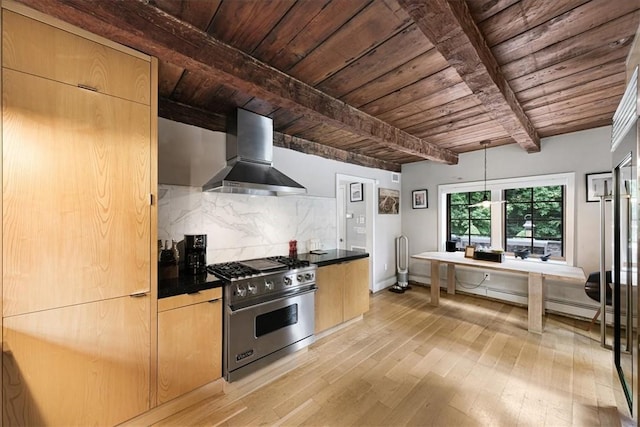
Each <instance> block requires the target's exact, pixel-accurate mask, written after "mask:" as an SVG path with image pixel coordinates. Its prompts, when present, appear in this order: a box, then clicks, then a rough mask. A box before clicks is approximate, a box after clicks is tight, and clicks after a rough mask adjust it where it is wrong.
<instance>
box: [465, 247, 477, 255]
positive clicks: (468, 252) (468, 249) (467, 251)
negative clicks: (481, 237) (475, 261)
mask: <svg viewBox="0 0 640 427" xmlns="http://www.w3.org/2000/svg"><path fill="white" fill-rule="evenodd" d="M475 252H476V248H475V247H474V246H467V247H466V248H464V257H465V258H473V254H474V253H475Z"/></svg>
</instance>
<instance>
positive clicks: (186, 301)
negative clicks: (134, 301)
mask: <svg viewBox="0 0 640 427" xmlns="http://www.w3.org/2000/svg"><path fill="white" fill-rule="evenodd" d="M220 298H222V288H213V289H205V290H203V291H200V292H197V293H194V294H182V295H176V296H175V297H169V298H162V299H159V300H158V311H167V310H172V309H174V308H178V307H184V306H186V305H191V304H197V303H199V302H205V301H211V300H214V299H220Z"/></svg>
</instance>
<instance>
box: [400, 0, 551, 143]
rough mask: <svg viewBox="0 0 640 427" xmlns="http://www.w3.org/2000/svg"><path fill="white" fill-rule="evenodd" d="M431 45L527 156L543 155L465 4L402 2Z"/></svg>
mask: <svg viewBox="0 0 640 427" xmlns="http://www.w3.org/2000/svg"><path fill="white" fill-rule="evenodd" d="M399 2H400V4H402V5H403V6H404V7H405V8H406V10H407V11H408V12H409V14H410V15H411V17H412V18H413V20H414V21H415V22H416V23H417V24H418V26H419V27H420V29H421V30H422V32H423V33H424V34H425V35H426V36H427V37H428V38H429V40H430V41H431V43H433V45H434V46H435V47H436V49H438V51H439V52H440V53H441V54H442V55H443V56H444V57H445V58H446V59H447V61H448V62H449V63H450V64H451V65H452V66H453V67H454V68H455V69H456V71H457V72H458V74H460V77H461V78H462V79H463V80H464V81H465V83H466V84H467V85H468V86H469V87H470V89H471V90H472V91H473V93H474V94H475V95H476V96H477V97H478V98H480V100H481V101H482V102H483V103H484V104H485V105H486V106H487V112H488V113H489V114H490V115H491V116H492V117H493V118H494V119H495V120H496V121H497V122H499V123H500V124H501V125H502V126H503V127H504V128H505V130H506V131H507V132H508V133H509V134H510V135H511V137H512V138H513V139H515V140H516V141H517V142H518V144H520V146H522V147H523V148H524V149H525V150H526V151H527V152H536V151H540V139H539V137H538V135H537V133H536V130H535V128H534V127H533V125H532V124H531V122H530V121H529V118H528V117H527V116H526V114H525V113H524V111H523V110H522V107H520V104H518V101H517V99H516V97H515V95H514V94H513V91H512V90H511V88H510V87H509V84H508V83H507V81H506V80H505V78H504V76H503V75H502V73H501V72H500V67H499V66H498V63H497V62H496V59H495V58H494V56H493V55H492V53H491V51H490V50H489V48H488V47H487V45H486V43H485V41H484V39H483V38H482V35H481V34H480V30H478V27H477V26H476V25H475V23H474V21H473V18H472V17H471V14H470V13H469V10H468V9H467V5H466V3H464V2H461V1H459V2H448V1H447V0H428V1H427V0H399Z"/></svg>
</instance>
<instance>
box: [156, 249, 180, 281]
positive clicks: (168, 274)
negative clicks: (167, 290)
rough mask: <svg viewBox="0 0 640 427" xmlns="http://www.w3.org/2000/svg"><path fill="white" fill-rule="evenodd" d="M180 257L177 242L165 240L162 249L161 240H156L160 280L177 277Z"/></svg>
mask: <svg viewBox="0 0 640 427" xmlns="http://www.w3.org/2000/svg"><path fill="white" fill-rule="evenodd" d="M179 259H180V256H179V255H178V247H177V242H176V241H175V240H172V241H171V246H169V241H168V240H165V242H164V249H163V247H162V240H158V277H159V278H160V279H174V278H176V277H178V261H179Z"/></svg>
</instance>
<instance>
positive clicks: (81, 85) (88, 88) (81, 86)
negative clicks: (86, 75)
mask: <svg viewBox="0 0 640 427" xmlns="http://www.w3.org/2000/svg"><path fill="white" fill-rule="evenodd" d="M78 87H79V88H80V89H85V90H90V91H91V92H97V91H98V88H97V87H93V86H89V85H83V84H82V83H78Z"/></svg>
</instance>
